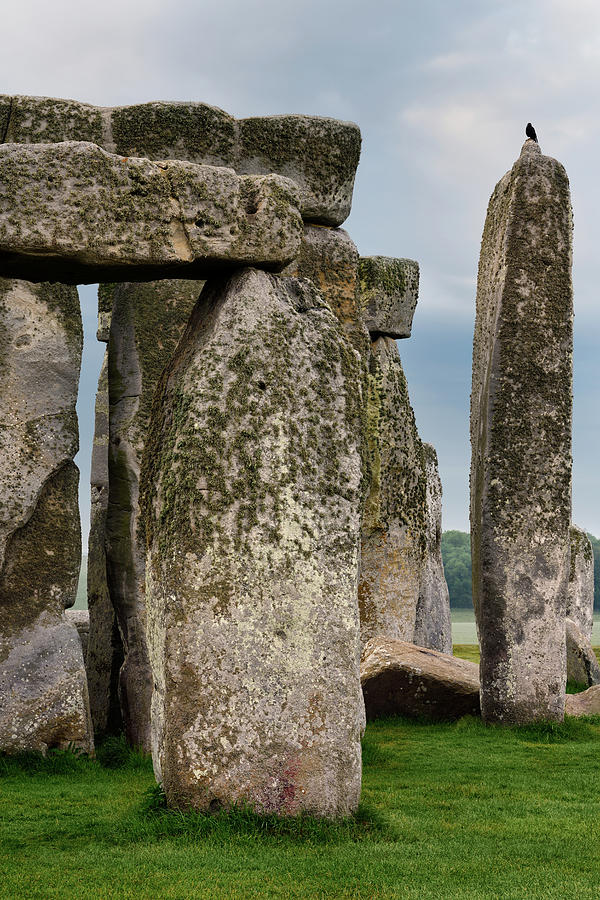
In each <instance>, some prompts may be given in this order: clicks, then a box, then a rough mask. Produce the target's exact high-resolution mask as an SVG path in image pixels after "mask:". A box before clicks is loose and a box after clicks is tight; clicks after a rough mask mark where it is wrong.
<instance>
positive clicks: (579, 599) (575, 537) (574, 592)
mask: <svg viewBox="0 0 600 900" xmlns="http://www.w3.org/2000/svg"><path fill="white" fill-rule="evenodd" d="M569 537H570V540H571V565H570V568H569V586H568V590H567V619H571V620H572V621H573V622H575V624H576V625H577V626H578V627H579V628H580V629H581V631H582V632H583V633H584V635H585V636H586V638H587V639H588V641H589V640H590V639H591V637H592V628H593V627H594V551H593V549H592V543H591V541H590V539H589V537H588V536H587V534H586V533H585V531H584V530H583V529H582V528H578V527H577V525H571V527H570V529H569ZM567 677H568V676H567Z"/></svg>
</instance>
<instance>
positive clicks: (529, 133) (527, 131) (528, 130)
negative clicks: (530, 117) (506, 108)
mask: <svg viewBox="0 0 600 900" xmlns="http://www.w3.org/2000/svg"><path fill="white" fill-rule="evenodd" d="M525 134H526V135H527V137H528V138H531V140H532V141H535V142H536V144H537V142H538V139H537V134H536V133H535V128H534V127H533V125H532V124H531V122H528V123H527V128H526V129H525Z"/></svg>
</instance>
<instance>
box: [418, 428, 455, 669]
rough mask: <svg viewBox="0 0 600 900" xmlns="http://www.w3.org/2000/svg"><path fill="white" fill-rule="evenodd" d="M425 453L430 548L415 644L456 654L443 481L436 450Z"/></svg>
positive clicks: (426, 446)
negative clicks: (447, 573)
mask: <svg viewBox="0 0 600 900" xmlns="http://www.w3.org/2000/svg"><path fill="white" fill-rule="evenodd" d="M423 453H424V455H425V471H426V474H427V488H426V505H427V521H426V531H425V540H426V548H425V559H424V562H423V568H422V569H421V581H420V586H419V599H418V602H417V615H416V621H415V633H414V637H413V641H414V643H415V644H418V646H419V647H428V648H429V649H430V650H439V651H440V652H441V653H452V622H451V619H450V595H449V593H448V585H447V584H446V576H445V575H444V563H443V560H442V482H441V479H440V476H439V472H438V460H437V453H436V452H435V447H433V446H432V445H431V444H423Z"/></svg>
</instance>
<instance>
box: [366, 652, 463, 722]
mask: <svg viewBox="0 0 600 900" xmlns="http://www.w3.org/2000/svg"><path fill="white" fill-rule="evenodd" d="M360 681H361V685H362V689H363V695H364V698H365V711H366V716H367V721H371V720H372V719H378V718H380V717H382V716H409V717H415V718H421V717H425V718H428V719H432V720H435V721H448V720H450V719H459V718H460V717H461V716H477V715H479V667H478V666H477V665H476V664H475V663H472V662H468V660H465V659H457V658H456V657H454V656H448V655H447V654H446V653H438V652H437V651H436V650H428V649H425V648H424V647H416V646H415V645H414V644H410V643H408V642H407V641H398V640H392V639H390V638H382V637H379V638H374V639H373V640H372V641H369V643H368V644H367V646H366V647H365V648H364V651H363V660H362V663H361V666H360Z"/></svg>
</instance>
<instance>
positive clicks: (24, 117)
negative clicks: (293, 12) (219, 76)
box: [0, 95, 361, 226]
mask: <svg viewBox="0 0 600 900" xmlns="http://www.w3.org/2000/svg"><path fill="white" fill-rule="evenodd" d="M3 141H4V142H13V143H27V144H31V143H34V144H35V143H58V142H60V141H91V142H92V143H94V144H98V145H99V146H100V147H102V149H104V150H106V151H107V152H109V153H117V154H118V155H119V156H127V157H144V158H147V159H151V160H165V159H175V160H185V161H187V162H192V163H196V164H199V165H210V166H225V167H227V168H231V169H234V170H235V171H236V172H238V173H239V174H254V175H270V174H276V175H284V176H285V177H287V178H292V179H293V180H294V181H295V182H296V184H297V185H298V188H299V191H300V208H301V211H302V215H303V217H304V219H305V220H306V221H307V222H317V223H321V224H325V225H334V226H335V225H341V224H342V222H343V221H344V220H345V219H346V218H347V217H348V215H349V214H350V207H351V203H352V191H353V187H354V176H355V173H356V167H357V165H358V160H359V156H360V143H361V138H360V130H359V128H358V126H357V125H355V124H354V123H353V122H339V121H337V120H336V119H328V118H322V117H320V116H303V115H288V116H261V117H256V118H250V119H234V118H233V116H230V115H229V114H228V113H226V112H224V111H223V110H222V109H218V108H217V107H215V106H209V105H208V104H206V103H164V102H152V103H139V104H136V105H133V106H121V107H94V106H90V105H89V104H87V103H79V102H77V101H75V100H60V99H54V98H51V97H23V96H15V97H9V96H6V95H0V143H1V142H3Z"/></svg>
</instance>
